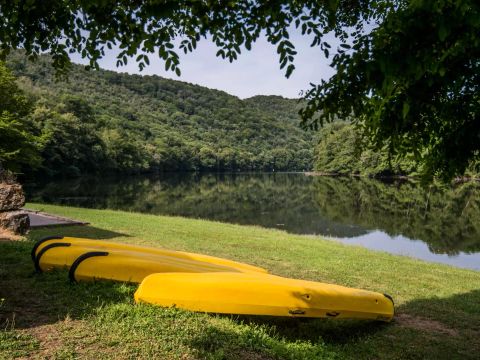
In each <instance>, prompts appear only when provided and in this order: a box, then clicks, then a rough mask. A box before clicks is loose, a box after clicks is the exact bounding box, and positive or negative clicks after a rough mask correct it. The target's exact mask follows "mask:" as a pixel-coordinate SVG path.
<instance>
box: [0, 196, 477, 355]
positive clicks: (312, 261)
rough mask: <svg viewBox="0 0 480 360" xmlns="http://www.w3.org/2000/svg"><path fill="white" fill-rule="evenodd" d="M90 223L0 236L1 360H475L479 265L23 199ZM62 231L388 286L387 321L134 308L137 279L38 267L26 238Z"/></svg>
mask: <svg viewBox="0 0 480 360" xmlns="http://www.w3.org/2000/svg"><path fill="white" fill-rule="evenodd" d="M28 208H32V209H37V210H43V211H46V212H49V213H53V214H58V215H62V216H66V217H72V218H74V219H78V220H83V221H88V222H89V223H90V224H91V225H90V226H73V227H62V228H53V229H52V228H50V229H42V230H35V231H32V232H31V233H30V234H29V236H28V239H27V240H26V241H0V323H1V324H2V328H1V329H0V358H6V359H9V358H14V357H23V358H58V359H65V358H79V357H80V358H102V359H103V358H119V359H124V358H146V359H150V358H157V359H254V360H260V359H262V360H263V359H323V358H325V359H330V358H336V359H343V358H351V359H359V358H369V359H370V358H371V359H400V358H401V359H406V358H418V359H468V358H471V359H478V356H479V354H480V272H475V271H469V270H462V269H457V268H453V267H449V266H446V265H437V264H430V263H426V262H422V261H417V260H413V259H410V258H406V257H400V256H394V255H389V254H385V253H381V252H374V251H371V250H367V249H363V248H360V247H352V246H347V245H342V244H340V243H337V242H334V241H328V240H325V239H322V238H320V237H314V236H300V235H291V234H288V233H286V232H283V231H278V230H269V229H263V228H260V227H253V226H239V225H232V224H224V223H218V222H212V221H204V220H193V219H185V218H180V217H166V216H154V215H143V214H138V213H128V212H121V211H110V210H88V209H80V208H69V207H61V206H51V205H43V204H28ZM47 235H69V236H78V237H88V238H98V239H108V240H111V241H118V242H128V243H134V244H142V245H150V246H157V247H163V248H168V249H175V250H187V251H193V252H199V253H204V254H210V255H215V256H221V257H225V258H230V259H234V260H239V261H243V262H247V263H250V264H253V265H258V266H262V267H265V268H267V269H269V270H270V272H271V273H273V274H277V275H282V276H288V277H295V278H301V279H308V280H315V281H322V282H329V283H336V284H341V285H346V286H351V287H359V288H363V289H367V290H373V291H379V292H382V293H388V294H390V295H392V296H393V298H394V300H395V303H396V312H397V313H396V317H395V321H393V322H392V323H389V324H385V323H377V322H372V321H348V320H344V321H340V320H336V321H335V320H329V319H328V320H327V319H313V320H310V319H290V318H270V317H253V316H252V317H249V316H221V315H208V314H197V313H190V312H186V311H181V310H176V309H164V308H160V307H155V306H150V305H135V304H134V302H133V293H134V291H135V288H136V287H135V286H133V285H127V284H119V283H112V282H97V283H80V284H70V283H69V282H68V279H67V273H66V272H53V273H45V274H35V273H34V271H33V266H32V264H31V260H30V253H29V252H30V249H31V247H32V245H33V240H37V239H39V238H41V237H43V236H47Z"/></svg>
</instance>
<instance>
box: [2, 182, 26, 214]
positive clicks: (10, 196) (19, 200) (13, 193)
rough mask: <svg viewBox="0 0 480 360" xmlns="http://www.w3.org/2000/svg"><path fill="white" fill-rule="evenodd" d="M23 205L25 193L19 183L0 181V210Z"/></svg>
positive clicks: (12, 208) (17, 207)
mask: <svg viewBox="0 0 480 360" xmlns="http://www.w3.org/2000/svg"><path fill="white" fill-rule="evenodd" d="M23 205H25V195H24V194H23V190H22V186H21V185H20V184H4V183H0V212H3V211H9V210H17V209H20V208H21V207H22V206H23Z"/></svg>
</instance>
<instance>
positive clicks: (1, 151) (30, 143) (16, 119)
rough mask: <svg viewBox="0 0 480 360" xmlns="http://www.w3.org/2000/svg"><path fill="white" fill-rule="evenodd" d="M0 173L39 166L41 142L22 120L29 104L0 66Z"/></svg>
mask: <svg viewBox="0 0 480 360" xmlns="http://www.w3.org/2000/svg"><path fill="white" fill-rule="evenodd" d="M0 99H1V101H0V170H1V169H2V168H3V167H5V168H7V169H11V170H15V171H17V170H19V169H20V168H21V167H22V166H29V167H37V166H38V165H39V164H40V156H39V149H40V145H41V138H40V137H36V136H34V135H33V134H32V132H31V130H30V129H29V127H28V125H27V124H26V123H25V121H24V118H25V116H26V115H27V114H28V113H29V110H30V109H29V104H28V102H27V99H26V98H25V96H24V95H23V93H22V91H21V90H20V89H19V88H18V86H17V84H16V83H15V77H14V76H13V75H12V74H11V72H10V71H9V70H8V69H7V68H6V67H5V65H3V64H2V63H1V62H0Z"/></svg>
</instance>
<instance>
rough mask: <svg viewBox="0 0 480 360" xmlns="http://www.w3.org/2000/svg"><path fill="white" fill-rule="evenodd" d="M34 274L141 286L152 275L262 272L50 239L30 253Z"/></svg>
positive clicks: (193, 257)
mask: <svg viewBox="0 0 480 360" xmlns="http://www.w3.org/2000/svg"><path fill="white" fill-rule="evenodd" d="M31 255H32V260H33V261H34V264H35V268H36V270H37V271H39V272H41V271H48V270H52V269H55V268H68V269H70V270H71V271H70V278H71V279H72V280H73V279H75V280H87V279H110V280H119V281H130V282H140V281H141V280H142V279H143V278H144V277H145V276H146V275H149V274H152V273H155V272H217V271H224V272H225V271H228V272H261V273H266V270H265V269H262V268H259V267H256V266H252V265H248V264H243V263H239V262H236V261H232V260H227V259H221V258H216V257H213V256H207V255H201V254H194V253H187V252H178V251H171V250H163V249H157V248H149V247H143V246H135V245H128V244H119V243H114V242H107V241H101V240H90V239H82V238H72V237H50V238H44V239H42V240H40V241H39V242H37V243H36V244H35V246H34V248H33V249H32V254H31Z"/></svg>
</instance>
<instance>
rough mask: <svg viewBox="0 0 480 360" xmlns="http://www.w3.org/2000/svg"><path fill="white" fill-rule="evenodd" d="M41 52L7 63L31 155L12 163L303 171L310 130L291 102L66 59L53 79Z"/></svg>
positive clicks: (42, 168) (309, 154)
mask: <svg viewBox="0 0 480 360" xmlns="http://www.w3.org/2000/svg"><path fill="white" fill-rule="evenodd" d="M49 61H50V59H49V57H47V56H44V57H41V58H40V59H39V60H37V61H36V62H33V63H32V62H30V61H28V60H27V59H26V58H25V57H24V56H23V54H22V53H20V52H17V53H14V54H12V55H11V56H10V57H9V58H8V59H7V62H6V64H7V66H8V67H9V68H10V69H11V71H12V72H13V74H14V75H15V76H16V77H17V84H18V86H19V87H20V89H21V90H22V91H23V93H24V94H25V96H26V97H27V99H28V103H29V104H30V111H29V113H28V115H27V116H25V118H24V119H23V120H22V121H25V122H26V123H27V128H28V129H29V131H31V132H32V133H33V134H34V135H35V136H38V138H41V139H42V140H41V149H40V157H41V162H40V163H39V164H36V166H23V167H22V169H21V171H23V172H27V173H39V172H40V173H43V174H46V175H62V176H75V175H79V174H84V173H99V172H118V173H135V172H148V171H164V170H218V171H223V170H309V169H312V167H313V152H314V147H315V140H314V136H315V134H313V133H311V132H306V131H303V130H302V129H301V128H300V127H299V118H298V102H297V100H292V99H284V98H282V97H278V96H268V97H266V96H256V97H253V98H250V99H247V100H240V99H238V98H237V97H234V96H231V95H229V94H227V93H225V92H222V91H217V90H211V89H207V88H205V87H201V86H197V85H192V84H188V83H183V82H179V81H174V80H168V79H164V78H161V77H158V76H138V75H128V74H120V73H116V72H112V71H105V70H100V71H86V70H85V69H84V68H83V67H82V66H80V65H74V66H73V67H72V69H71V70H70V72H69V74H68V79H67V80H66V81H65V80H60V81H58V79H57V78H56V76H55V73H54V70H53V69H52V68H51V66H50V65H49Z"/></svg>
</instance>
